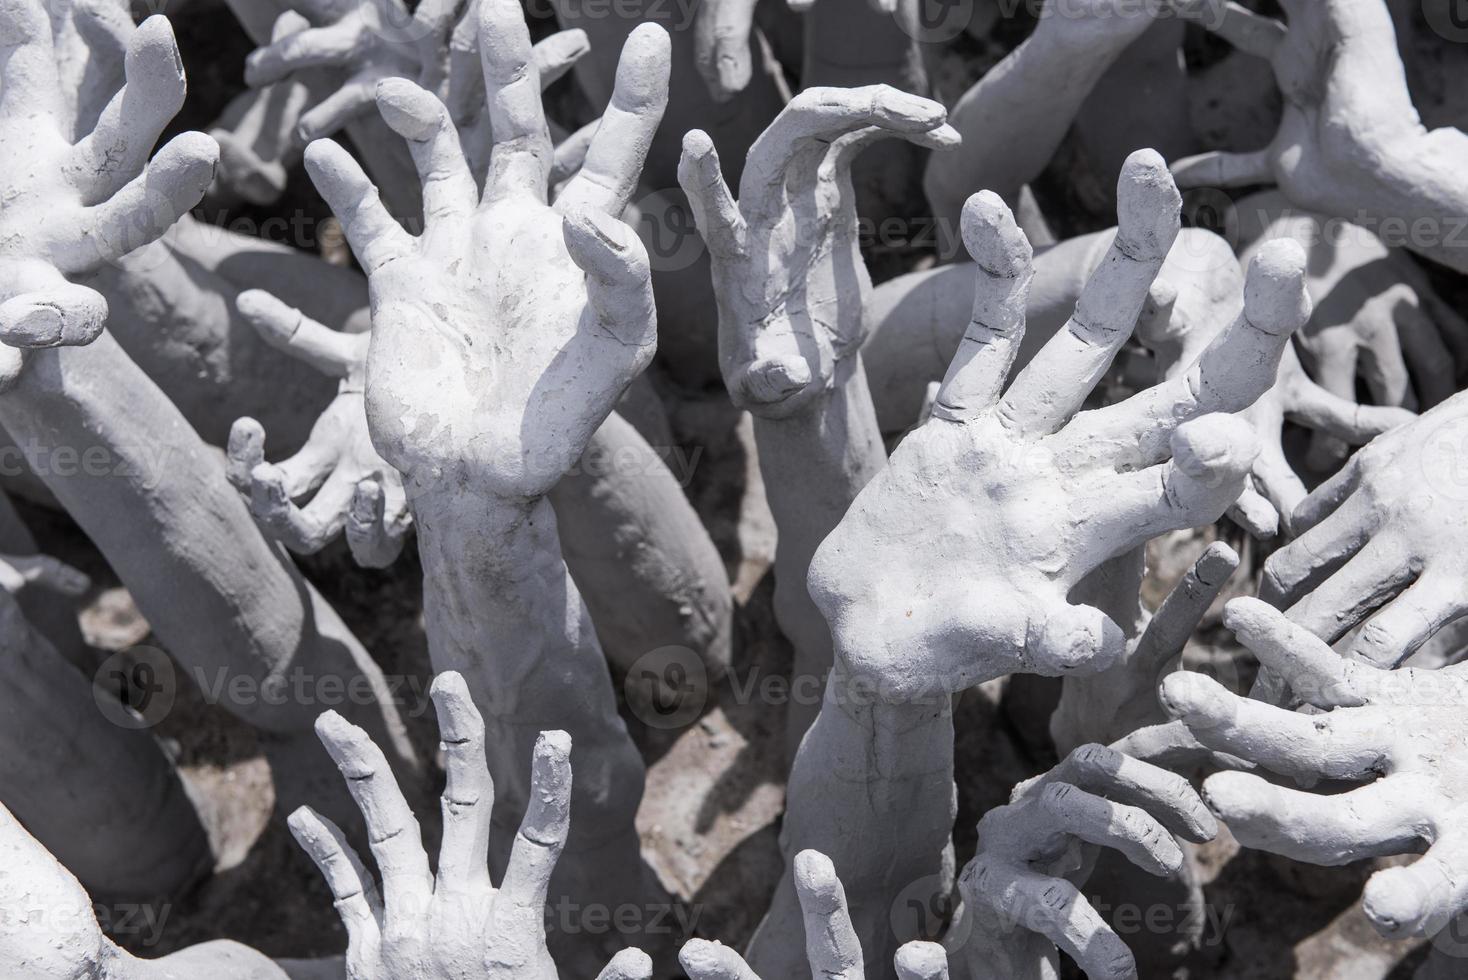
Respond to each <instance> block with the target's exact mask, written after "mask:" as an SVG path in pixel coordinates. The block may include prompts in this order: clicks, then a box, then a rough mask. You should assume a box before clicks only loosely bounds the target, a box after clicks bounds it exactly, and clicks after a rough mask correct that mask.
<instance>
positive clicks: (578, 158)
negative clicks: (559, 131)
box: [547, 119, 601, 201]
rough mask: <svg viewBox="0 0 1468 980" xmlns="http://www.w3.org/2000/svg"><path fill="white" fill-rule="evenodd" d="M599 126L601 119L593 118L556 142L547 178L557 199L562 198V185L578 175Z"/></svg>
mask: <svg viewBox="0 0 1468 980" xmlns="http://www.w3.org/2000/svg"><path fill="white" fill-rule="evenodd" d="M599 128H601V120H600V119H593V120H592V121H591V122H589V123H587V124H586V125H585V126H582V127H581V128H580V129H578V130H576V132H574V133H572V134H570V135H569V136H567V137H566V138H565V139H563V140H561V141H560V142H559V143H557V144H556V149H555V155H554V156H553V157H552V162H551V170H550V177H549V178H547V179H548V180H549V181H550V186H551V191H552V196H553V197H554V198H555V199H556V200H557V201H559V200H560V193H561V191H562V190H564V189H565V188H564V187H563V186H562V185H563V184H565V182H566V181H568V180H570V179H571V178H572V177H574V176H576V171H578V170H580V169H581V167H582V165H583V164H584V163H586V154H587V152H588V151H589V150H590V149H591V138H592V137H593V136H595V135H596V131H597V130H598V129H599Z"/></svg>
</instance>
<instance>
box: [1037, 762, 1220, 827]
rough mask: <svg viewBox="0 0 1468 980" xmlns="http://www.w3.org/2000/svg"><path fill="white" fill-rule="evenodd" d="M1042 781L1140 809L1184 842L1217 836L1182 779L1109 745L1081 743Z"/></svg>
mask: <svg viewBox="0 0 1468 980" xmlns="http://www.w3.org/2000/svg"><path fill="white" fill-rule="evenodd" d="M1045 779H1046V780H1047V781H1058V782H1062V783H1066V784H1069V785H1072V786H1075V787H1077V788H1079V789H1082V790H1085V791H1086V792H1088V793H1091V794H1094V795H1096V796H1099V797H1104V798H1106V799H1108V800H1112V801H1115V802H1117V803H1122V804H1126V805H1127V806H1129V807H1133V808H1135V809H1137V810H1139V811H1143V812H1145V813H1147V814H1148V815H1149V816H1151V817H1152V818H1153V819H1155V820H1156V821H1157V822H1159V823H1160V824H1162V826H1164V827H1166V828H1167V829H1168V830H1170V831H1171V832H1172V833H1174V834H1177V835H1178V836H1180V837H1184V838H1186V839H1188V840H1190V841H1194V842H1198V843H1201V842H1202V841H1206V840H1212V839H1213V838H1214V837H1215V836H1217V834H1218V822H1217V821H1215V820H1214V819H1213V815H1212V814H1210V813H1209V812H1208V808H1207V807H1206V806H1204V805H1203V801H1202V800H1201V799H1199V797H1198V794H1197V793H1196V792H1194V791H1193V787H1192V786H1191V785H1189V784H1188V781H1187V780H1186V779H1184V778H1183V777H1181V776H1179V775H1178V774H1177V773H1174V772H1168V771H1167V770H1166V769H1163V768H1161V767H1159V766H1156V765H1153V764H1151V763H1148V762H1143V761H1142V760H1140V759H1134V758H1131V757H1130V756H1128V755H1127V754H1126V753H1124V752H1120V751H1118V750H1117V749H1116V748H1114V747H1108V746H1105V745H1096V744H1094V743H1092V744H1090V745H1082V746H1080V747H1079V748H1076V749H1074V750H1072V751H1071V753H1070V754H1069V755H1067V756H1066V757H1065V758H1064V759H1062V760H1061V762H1060V764H1059V765H1058V766H1056V767H1055V768H1053V769H1051V770H1050V772H1049V773H1048V774H1047V775H1046V777H1045ZM1107 846H1110V845H1107Z"/></svg>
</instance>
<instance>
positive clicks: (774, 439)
mask: <svg viewBox="0 0 1468 980" xmlns="http://www.w3.org/2000/svg"><path fill="white" fill-rule="evenodd" d="M944 118H945V113H944V111H943V107H942V106H941V105H939V104H938V103H936V102H932V101H929V100H928V99H922V98H918V97H917V96H914V95H909V94H907V93H905V92H900V91H898V90H897V89H895V88H891V87H889V86H886V85H872V86H867V87H865V88H856V89H836V88H816V89H807V90H805V91H804V92H801V93H800V94H799V95H797V96H796V97H795V98H794V99H793V100H792V101H791V103H790V104H789V105H788V106H786V107H785V109H784V111H782V112H781V113H780V115H779V116H778V117H777V118H776V119H775V121H774V122H773V123H771V124H770V127H769V129H767V130H766V131H765V132H764V133H763V134H762V135H761V136H760V137H759V139H758V140H756V141H755V144H754V146H753V148H752V149H751V150H750V152H749V157H748V159H747V160H746V161H745V165H744V172H743V177H742V179H741V181H740V194H739V200H738V202H737V203H736V202H735V200H734V195H733V194H732V192H731V191H730V190H729V187H728V185H727V184H726V183H725V182H724V176H723V172H722V170H721V169H720V166H719V158H718V155H717V153H716V152H715V150H714V146H713V143H712V141H711V140H710V139H709V138H708V136H707V135H706V134H705V133H703V132H702V131H701V130H694V131H693V132H691V133H689V134H688V135H687V136H686V137H685V138H684V141H683V159H682V161H681V163H680V166H679V173H678V177H679V180H680V182H681V183H682V185H683V189H684V192H685V193H687V195H688V199H689V201H690V203H691V205H692V208H693V212H694V215H695V216H696V221H697V224H698V227H699V229H700V231H701V232H702V234H703V238H704V241H705V242H706V243H707V244H708V248H709V254H710V260H711V264H712V275H713V286H714V294H715V296H716V297H717V301H718V308H719V347H720V351H721V356H720V362H721V367H722V370H723V376H724V383H725V387H726V388H727V389H728V391H729V394H730V397H731V398H732V399H733V401H734V404H735V405H737V406H739V407H741V408H747V409H748V410H749V411H750V412H752V413H753V414H754V416H755V422H754V432H755V442H756V445H757V447H758V450H759V457H760V469H761V473H762V475H763V478H764V482H765V487H766V493H767V495H768V497H769V502H770V510H771V513H772V514H773V516H774V518H775V525H776V527H777V528H778V529H779V532H780V533H779V544H778V546H777V549H776V556H775V562H776V569H775V609H776V615H777V616H778V617H779V622H780V627H781V629H782V630H783V631H784V632H785V635H786V636H788V637H790V640H791V642H792V644H793V645H794V646H795V668H794V675H795V677H796V678H798V679H799V680H798V682H799V683H809V682H810V681H812V680H814V683H815V685H816V686H814V687H813V688H812V689H813V690H819V685H820V684H821V683H823V682H824V677H825V674H826V672H827V671H829V670H830V668H831V658H832V654H831V634H830V630H829V629H828V628H827V626H826V622H825V620H824V619H823V618H822V616H821V614H820V611H819V610H817V609H816V607H815V605H814V604H813V603H812V602H811V598H810V594H809V592H808V591H807V589H806V587H805V582H806V577H807V575H808V573H809V570H810V559H811V555H812V554H814V552H815V550H816V547H817V546H818V545H819V544H820V542H821V541H822V539H824V538H825V537H826V535H827V534H828V533H830V531H831V529H832V528H833V527H835V526H836V523H837V522H838V521H839V520H840V519H841V515H842V514H844V513H846V511H847V509H848V508H849V507H850V505H851V501H852V500H853V499H854V498H855V497H856V495H857V494H858V493H859V492H860V491H861V488H862V487H863V486H865V485H866V483H867V481H868V480H869V479H871V477H872V475H873V474H874V473H876V472H877V471H878V470H879V469H881V467H882V466H883V465H884V464H885V462H886V451H885V449H884V448H883V446H882V440H881V434H880V433H879V432H878V431H877V425H876V418H875V416H874V415H873V412H872V403H871V396H870V395H869V394H868V393H867V387H866V378H865V376H864V375H863V371H862V364H861V358H860V356H859V352H860V349H861V345H862V343H863V342H864V341H865V339H866V324H865V317H864V313H863V308H864V306H865V303H866V300H867V298H868V296H869V294H870V293H871V279H870V277H869V276H868V274H867V268H866V263H865V262H864V260H863V259H862V255H861V250H860V248H859V247H858V242H857V211H856V200H855V197H856V195H855V192H854V190H853V188H852V182H851V165H852V162H853V161H854V160H855V158H856V157H857V155H858V154H859V153H860V152H861V151H862V149H863V148H865V147H867V146H869V145H870V144H871V143H872V142H874V141H876V140H880V139H883V138H885V137H890V136H902V137H905V138H906V139H908V140H912V141H914V142H916V143H920V144H922V145H925V146H935V147H944V146H950V145H952V143H953V142H954V140H955V139H956V134H954V133H953V131H952V130H951V129H949V128H948V127H947V126H946V125H945V124H944V122H943V120H944ZM810 701H811V699H797V700H796V701H793V702H792V704H791V708H790V718H789V719H788V720H787V722H786V726H787V739H786V742H787V746H788V747H789V748H790V749H791V750H792V751H793V749H794V747H795V746H796V745H797V744H798V743H799V741H800V737H801V735H803V734H804V732H805V729H806V728H807V727H808V726H809V725H810V722H811V721H812V720H813V719H814V717H815V711H816V709H817V707H818V705H816V704H812V703H810Z"/></svg>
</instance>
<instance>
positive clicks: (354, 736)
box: [290, 671, 651, 980]
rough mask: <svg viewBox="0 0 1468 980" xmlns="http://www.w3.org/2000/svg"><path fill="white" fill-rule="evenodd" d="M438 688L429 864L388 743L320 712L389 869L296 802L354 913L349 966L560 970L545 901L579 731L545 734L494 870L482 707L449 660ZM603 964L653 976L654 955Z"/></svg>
mask: <svg viewBox="0 0 1468 980" xmlns="http://www.w3.org/2000/svg"><path fill="white" fill-rule="evenodd" d="M430 693H431V695H432V697H433V704H434V708H435V710H436V711H437V713H438V727H439V738H440V739H441V746H442V749H443V752H444V757H445V768H446V769H447V771H448V783H447V785H446V786H445V787H444V791H443V807H442V809H443V841H442V844H441V845H440V848H439V854H438V863H437V866H436V867H435V869H434V870H433V871H430V870H429V866H428V855H427V853H426V852H425V851H424V849H423V840H422V836H421V834H420V832H419V829H418V821H417V818H416V817H414V815H413V810H412V807H411V806H410V805H409V804H408V801H407V800H406V799H405V798H404V797H403V794H402V791H401V790H400V789H399V788H398V784H397V782H396V780H394V779H393V776H392V770H391V768H390V767H389V766H388V764H387V759H386V757H384V756H383V754H382V750H381V749H379V748H378V747H377V746H376V744H374V743H373V741H372V739H371V738H370V737H369V736H368V735H367V733H366V732H364V731H362V730H361V729H360V728H357V727H356V726H354V725H352V724H350V723H348V722H347V721H346V720H344V719H343V718H342V717H341V716H340V715H338V714H336V712H327V713H326V714H323V715H322V716H321V717H320V718H319V719H318V720H317V722H316V732H317V734H318V735H320V736H321V741H322V743H323V744H324V745H325V746H326V749H327V751H328V752H330V753H331V757H332V758H333V759H334V760H335V761H336V764H337V766H338V767H339V768H340V769H341V773H342V778H343V779H344V780H345V781H346V784H347V787H348V789H350V790H351V792H352V795H353V797H355V798H356V801H357V805H358V806H359V807H361V810H362V816H363V818H364V819H365V820H366V822H367V839H368V840H369V841H370V842H371V846H372V857H373V859H374V861H375V862H376V864H377V867H378V869H379V870H380V871H381V874H382V882H381V886H380V887H379V885H378V883H377V882H376V881H374V880H373V878H372V875H371V873H370V872H369V871H367V869H366V866H365V865H364V864H363V863H362V859H361V858H360V857H358V855H357V852H356V851H355V850H354V849H353V848H352V845H351V844H350V843H348V842H347V839H346V837H345V835H343V834H342V832H341V829H340V828H338V827H337V826H336V825H335V824H333V823H332V822H331V821H330V820H329V819H328V818H326V817H323V816H321V815H320V814H318V813H316V812H315V811H314V810H312V809H311V808H310V807H302V808H300V809H299V810H297V811H296V812H295V813H293V814H291V817H290V828H291V833H292V834H293V835H295V838H296V841H297V842H298V843H300V845H301V846H302V847H303V848H305V850H306V852H307V853H308V854H310V855H311V859H312V860H313V861H315V862H316V866H317V867H318V868H320V869H321V873H322V875H323V876H324V877H325V878H326V883H327V885H328V886H329V887H330V888H331V894H332V897H333V898H334V899H335V901H336V910H337V914H338V915H340V916H341V920H342V924H343V925H345V926H346V929H347V960H346V970H347V977H348V980H459V978H461V977H482V978H485V980H556V977H557V973H556V967H555V964H554V963H552V962H551V957H550V952H549V950H547V949H546V915H545V903H546V895H547V893H548V891H549V889H550V880H551V872H552V871H553V870H554V869H555V867H556V862H557V861H558V860H559V859H560V856H561V851H562V850H563V849H564V848H565V846H566V835H567V832H568V830H569V827H570V823H571V785H572V780H571V738H570V736H568V735H567V734H566V733H565V732H559V731H552V732H541V733H540V735H539V736H538V737H537V739H536V742H535V749H534V752H533V754H532V760H533V761H532V763H531V771H530V793H529V797H528V803H527V806H526V810H525V814H524V817H523V819H522V820H521V822H520V827H519V830H518V831H517V832H516V834H515V835H514V838H513V840H514V843H513V845H512V846H511V847H510V853H509V861H508V864H507V865H506V866H505V870H504V871H503V873H502V876H501V878H500V880H499V882H498V884H495V883H493V882H492V881H491V880H490V872H489V850H490V837H491V824H492V810H493V809H494V805H495V783H494V781H493V780H492V779H491V778H490V775H489V769H488V767H487V765H486V764H485V726H484V720H483V718H482V717H481V716H480V714H479V711H478V709H477V708H475V706H474V701H473V699H472V698H471V697H470V695H469V688H468V686H467V685H466V684H465V683H464V678H463V677H462V676H460V675H459V674H457V673H454V672H452V671H450V672H447V673H443V674H439V675H438V677H436V678H435V679H434V682H433V686H432V688H431V689H430ZM614 970H615V971H620V972H611V971H614ZM601 976H603V977H607V976H611V977H617V976H626V977H634V976H642V977H650V976H651V963H650V961H648V959H647V956H646V954H644V953H641V952H640V951H638V950H627V951H624V952H623V953H621V954H619V956H618V961H614V963H613V965H612V966H610V967H608V970H607V972H604V973H603V974H601Z"/></svg>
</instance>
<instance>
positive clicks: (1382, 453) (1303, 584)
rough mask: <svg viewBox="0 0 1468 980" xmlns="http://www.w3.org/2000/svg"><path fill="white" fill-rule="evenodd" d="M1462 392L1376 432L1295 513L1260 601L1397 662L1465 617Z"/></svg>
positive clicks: (1466, 437)
mask: <svg viewBox="0 0 1468 980" xmlns="http://www.w3.org/2000/svg"><path fill="white" fill-rule="evenodd" d="M1465 442H1468V395H1465V394H1457V395H1454V396H1453V397H1452V398H1449V399H1448V400H1447V401H1445V402H1443V403H1442V404H1441V405H1439V406H1438V407H1437V408H1434V409H1432V410H1431V411H1429V412H1427V413H1425V414H1423V415H1421V416H1420V417H1418V418H1416V419H1414V420H1413V421H1411V422H1409V423H1408V424H1406V425H1403V426H1400V427H1398V428H1396V429H1393V430H1392V431H1390V432H1387V433H1385V434H1384V435H1381V436H1378V437H1377V438H1376V439H1374V440H1372V441H1371V442H1370V443H1369V444H1368V445H1367V446H1365V447H1364V448H1362V449H1360V450H1357V452H1356V454H1355V455H1354V456H1352V457H1351V458H1350V459H1349V460H1347V462H1346V465H1345V466H1344V467H1343V468H1342V469H1341V470H1340V471H1339V472H1337V473H1336V474H1335V475H1334V476H1332V477H1331V478H1330V479H1328V480H1326V481H1325V482H1324V483H1322V484H1321V485H1320V486H1319V487H1317V488H1316V489H1315V490H1314V491H1313V492H1312V493H1311V494H1310V495H1309V496H1307V497H1305V499H1304V500H1303V501H1301V502H1300V504H1299V505H1298V506H1297V507H1296V508H1295V512H1294V516H1293V519H1292V520H1293V524H1294V528H1295V533H1296V534H1297V535H1298V537H1296V538H1295V540H1293V541H1291V542H1290V543H1289V544H1288V545H1286V546H1285V547H1283V548H1281V549H1280V550H1279V551H1276V552H1275V553H1274V554H1273V555H1271V556H1270V557H1269V560H1268V561H1267V562H1266V563H1265V566H1264V578H1263V581H1262V583H1261V585H1260V597H1261V598H1263V599H1265V600H1267V601H1269V602H1271V603H1273V604H1274V605H1276V606H1279V607H1280V608H1282V609H1284V610H1285V611H1286V613H1287V614H1288V615H1289V617H1290V619H1291V620H1293V621H1294V622H1296V623H1299V624H1300V625H1301V626H1303V627H1305V628H1306V629H1308V630H1309V631H1310V632H1312V633H1314V634H1315V635H1316V636H1318V637H1320V638H1321V639H1323V640H1325V641H1326V642H1327V643H1335V642H1336V641H1337V640H1339V639H1341V638H1342V637H1343V636H1345V635H1346V634H1347V633H1348V632H1350V631H1351V630H1353V629H1356V628H1357V627H1360V630H1359V632H1357V633H1356V635H1355V636H1354V637H1353V638H1352V639H1351V640H1350V641H1349V643H1348V644H1347V646H1346V647H1345V648H1344V649H1345V652H1346V654H1347V655H1348V656H1349V657H1351V658H1352V659H1362V660H1366V661H1369V662H1371V663H1373V664H1376V665H1378V666H1381V667H1394V666H1396V665H1397V664H1399V663H1401V662H1402V661H1403V660H1405V659H1406V658H1407V657H1409V656H1411V654H1412V653H1413V652H1414V651H1415V650H1416V649H1417V648H1418V647H1420V646H1421V645H1422V644H1423V643H1425V642H1426V641H1427V640H1428V639H1429V638H1431V637H1432V635H1433V634H1434V633H1436V632H1437V631H1438V630H1439V629H1440V628H1442V626H1443V625H1445V624H1446V623H1448V622H1451V621H1452V620H1455V619H1457V618H1459V617H1461V616H1462V615H1463V614H1464V613H1465V612H1468V594H1465V591H1464V588H1463V583H1464V580H1465V576H1468V565H1465V563H1464V558H1463V554H1464V550H1463V549H1464V546H1465V542H1468V520H1465V507H1464V504H1465V501H1468V483H1465V482H1464V481H1465V477H1464V474H1463V473H1462V472H1461V468H1462V450H1463V446H1464V445H1465Z"/></svg>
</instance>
